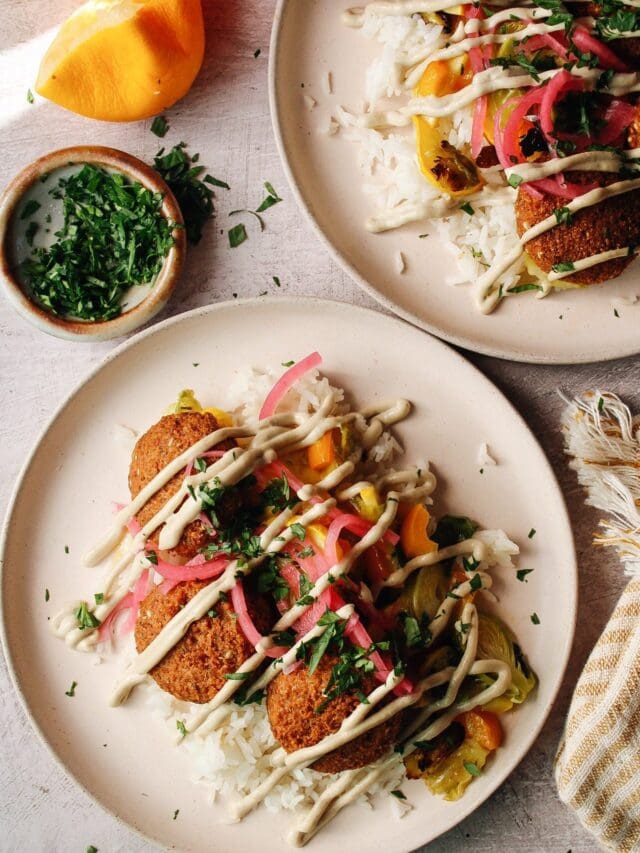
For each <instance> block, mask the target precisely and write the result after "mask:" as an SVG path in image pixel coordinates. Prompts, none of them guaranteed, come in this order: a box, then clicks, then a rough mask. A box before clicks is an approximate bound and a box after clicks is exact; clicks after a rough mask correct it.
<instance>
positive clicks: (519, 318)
mask: <svg viewBox="0 0 640 853" xmlns="http://www.w3.org/2000/svg"><path fill="white" fill-rule="evenodd" d="M350 5H351V6H353V5H358V4H357V3H354V2H352V0H279V3H278V8H277V11H276V16H275V21H274V26H273V32H272V42H271V54H270V99H271V115H272V119H273V124H274V129H275V135H276V140H277V143H278V147H279V150H280V154H281V157H282V160H283V163H284V167H285V171H286V173H287V176H288V179H289V182H290V184H291V187H292V189H293V192H294V194H295V196H296V198H297V200H298V203H299V204H300V206H301V208H302V209H303V210H304V211H305V212H306V214H307V215H308V217H309V218H310V220H311V223H312V225H313V227H314V229H315V230H316V232H317V233H318V236H319V237H320V238H321V239H322V240H323V241H324V243H325V244H326V246H327V248H328V249H329V251H330V252H331V254H332V255H333V257H334V258H335V260H336V261H337V262H338V263H339V264H340V265H341V266H342V267H343V268H344V269H345V271H346V272H347V273H349V275H350V276H351V277H352V278H353V279H354V280H355V281H356V282H357V283H358V284H359V285H360V286H361V287H362V288H364V289H365V290H366V291H367V292H368V293H370V294H371V296H373V297H374V298H375V299H377V300H378V301H379V302H381V303H382V304H383V305H385V306H386V307H387V308H388V309H390V310H392V311H394V312H396V313H397V314H400V316H402V317H404V318H405V319H407V320H409V321H410V322H412V323H415V324H416V325H418V326H421V327H422V328H423V329H427V330H428V331H430V332H433V333H434V334H436V335H438V336H439V337H441V338H444V339H445V340H448V341H450V342H451V343H454V344H457V345H459V346H463V347H466V348H467V349H471V350H475V351H476V352H483V353H487V354H488V355H495V356H498V357H500V358H511V359H515V360H517V361H530V362H547V363H552V364H554V363H555V364H570V363H577V362H589V361H604V360H606V359H610V358H617V357H622V356H626V355H632V354H634V353H637V352H640V302H639V303H638V304H637V305H629V304H628V302H629V301H630V300H631V299H633V297H634V296H635V295H636V294H640V266H639V265H638V262H636V263H635V264H634V265H633V266H632V267H631V269H630V270H629V271H628V272H627V273H626V274H625V275H624V276H623V277H621V278H619V279H615V280H614V281H612V282H610V283H608V284H606V285H603V286H596V287H592V288H590V289H588V290H572V291H566V292H564V293H561V292H558V293H554V294H552V295H550V296H549V297H547V298H546V299H543V300H538V299H536V298H535V296H534V295H533V294H531V293H524V294H522V295H519V296H515V297H510V298H509V299H506V300H504V302H503V303H502V304H501V305H500V306H499V307H498V309H497V310H496V311H495V312H494V313H493V314H491V315H489V316H483V315H482V314H480V313H479V312H478V311H477V309H476V308H475V306H474V304H473V300H472V295H471V292H470V290H471V288H470V286H464V285H463V286H458V287H452V286H450V285H448V284H445V283H444V280H443V277H444V275H445V273H446V271H447V268H448V266H450V265H451V263H454V260H453V259H452V256H451V255H450V254H449V253H448V252H446V251H445V249H444V248H443V246H442V245H441V244H440V243H439V242H438V240H437V239H436V238H435V237H433V238H426V239H418V235H419V234H423V233H425V232H429V230H430V228H429V225H428V223H425V222H420V223H414V224H412V225H407V226H405V227H404V228H402V229H400V230H397V231H389V232H387V233H385V234H370V233H368V232H367V231H366V229H365V227H364V222H365V220H366V219H367V217H368V216H369V215H370V214H371V212H372V208H371V201H370V200H368V199H367V198H366V196H365V195H364V192H363V190H362V183H363V181H362V178H361V176H360V172H359V169H358V166H357V146H356V145H355V144H354V143H353V142H349V141H348V140H347V139H345V137H344V134H343V133H342V132H338V133H337V134H335V135H334V136H329V135H328V134H327V127H328V124H329V119H330V116H331V115H332V113H334V112H335V109H336V106H338V105H342V106H344V107H345V108H347V109H350V110H352V111H358V110H360V109H362V106H361V105H362V103H363V100H364V79H365V69H366V67H367V65H368V64H369V63H370V62H371V60H372V58H373V57H374V56H375V55H376V53H377V50H376V48H379V45H377V44H374V43H372V42H370V41H369V40H367V39H366V38H365V37H364V36H363V35H362V33H361V31H359V30H354V29H349V28H348V27H345V26H343V25H342V23H341V21H340V13H341V12H342V11H343V10H344V9H345V8H347V7H349V6H350ZM329 72H330V73H331V80H332V90H333V91H332V93H331V94H327V88H328V87H327V85H326V76H327V74H328V73H329ZM306 95H309V96H311V97H312V98H314V99H315V101H316V102H317V104H316V106H315V107H313V109H311V110H309V109H308V107H307V106H306V104H305V102H304V97H305V96H306ZM398 251H402V253H403V255H404V257H405V259H406V262H407V268H406V270H405V272H404V273H402V274H399V273H398V271H397V267H396V264H397V261H396V256H397V252H398ZM614 311H617V314H618V315H619V316H616V314H615V313H614Z"/></svg>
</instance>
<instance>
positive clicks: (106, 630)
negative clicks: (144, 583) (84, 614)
mask: <svg viewBox="0 0 640 853" xmlns="http://www.w3.org/2000/svg"><path fill="white" fill-rule="evenodd" d="M133 606H134V598H133V593H132V592H128V593H127V594H126V595H125V596H124V598H122V599H121V600H120V601H119V602H118V603H117V604H116V606H115V607H114V608H113V610H112V611H111V612H110V613H109V615H108V616H107V617H106V618H105V619H103V621H102V623H101V625H100V627H99V628H98V640H99V641H100V642H105V641H106V640H109V639H111V638H113V636H114V630H115V623H116V619H117V617H118V616H119V615H120V614H121V613H123V612H124V611H125V610H128V609H129V608H130V607H133ZM134 621H135V620H134ZM128 623H129V620H127V624H128Z"/></svg>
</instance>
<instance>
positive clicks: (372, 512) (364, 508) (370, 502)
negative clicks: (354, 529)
mask: <svg viewBox="0 0 640 853" xmlns="http://www.w3.org/2000/svg"><path fill="white" fill-rule="evenodd" d="M351 503H352V504H353V505H354V507H355V509H356V511H357V513H358V515H361V516H362V517H363V518H365V519H366V520H367V521H371V522H373V523H374V524H375V522H376V521H377V520H378V519H379V518H380V516H381V515H382V513H383V512H384V506H385V505H384V503H383V502H382V501H381V500H380V495H379V494H378V491H377V489H376V487H375V486H365V488H364V489H363V490H362V491H361V492H360V494H359V495H356V496H355V498H353V499H352V501H351Z"/></svg>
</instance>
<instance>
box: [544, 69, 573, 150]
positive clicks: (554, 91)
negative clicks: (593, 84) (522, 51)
mask: <svg viewBox="0 0 640 853" xmlns="http://www.w3.org/2000/svg"><path fill="white" fill-rule="evenodd" d="M534 91H538V92H541V94H542V99H541V101H540V127H541V128H542V132H543V133H544V134H545V136H546V137H547V138H549V137H551V138H552V139H557V138H558V134H557V133H554V129H553V108H554V106H555V104H556V102H557V101H559V100H560V96H561V95H566V94H567V93H569V92H582V91H584V80H582V79H581V78H579V77H574V76H573V75H572V74H569V72H568V71H566V70H565V69H564V68H563V69H562V71H558V73H557V74H555V75H554V76H553V77H552V78H551V79H550V80H549V82H548V83H547V84H546V86H542V87H537V89H536V90H534Z"/></svg>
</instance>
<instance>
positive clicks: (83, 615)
mask: <svg viewBox="0 0 640 853" xmlns="http://www.w3.org/2000/svg"><path fill="white" fill-rule="evenodd" d="M73 615H74V616H75V617H76V620H77V622H78V628H80V630H81V631H84V629H85V628H97V627H98V625H100V620H99V619H97V618H96V617H95V616H94V615H93V613H92V612H91V611H90V610H89V607H88V605H87V602H86V601H81V602H80V605H79V606H78V607H76V609H75V610H74V611H73Z"/></svg>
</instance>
